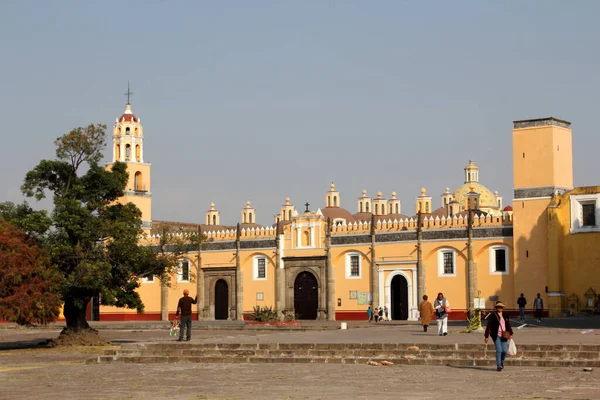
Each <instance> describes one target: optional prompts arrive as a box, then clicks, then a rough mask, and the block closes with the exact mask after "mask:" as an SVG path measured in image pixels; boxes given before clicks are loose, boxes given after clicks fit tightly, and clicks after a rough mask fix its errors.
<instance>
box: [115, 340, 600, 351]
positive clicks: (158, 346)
mask: <svg viewBox="0 0 600 400" xmlns="http://www.w3.org/2000/svg"><path fill="white" fill-rule="evenodd" d="M121 349H122V350H130V349H135V350H141V349H155V350H171V349H176V350H195V349H198V350H201V349H217V350H220V349H223V350H236V349H242V350H255V349H256V350H300V349H302V350H356V349H363V350H421V351H424V350H448V351H460V350H465V351H486V350H487V351H489V350H490V349H492V350H493V349H494V345H493V344H491V343H490V344H487V345H486V344H406V343H258V344H257V343H252V344H250V343H194V342H183V343H181V342H177V341H170V342H154V343H152V342H150V343H124V344H122V345H121ZM517 349H518V351H519V352H528V351H552V352H577V351H585V352H588V351H596V352H600V344H598V345H583V344H571V345H537V344H533V345H532V344H524V345H520V344H519V343H517Z"/></svg>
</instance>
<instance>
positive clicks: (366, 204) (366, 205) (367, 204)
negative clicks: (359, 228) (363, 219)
mask: <svg viewBox="0 0 600 400" xmlns="http://www.w3.org/2000/svg"><path fill="white" fill-rule="evenodd" d="M365 212H369V203H365Z"/></svg>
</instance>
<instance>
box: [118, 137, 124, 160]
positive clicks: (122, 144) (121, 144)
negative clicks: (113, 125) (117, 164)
mask: <svg viewBox="0 0 600 400" xmlns="http://www.w3.org/2000/svg"><path fill="white" fill-rule="evenodd" d="M119 147H120V148H121V157H120V160H119V161H125V143H124V142H123V138H121V143H120V144H119Z"/></svg>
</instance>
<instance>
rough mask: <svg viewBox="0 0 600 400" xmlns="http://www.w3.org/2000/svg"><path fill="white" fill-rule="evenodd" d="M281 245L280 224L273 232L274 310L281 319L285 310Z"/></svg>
mask: <svg viewBox="0 0 600 400" xmlns="http://www.w3.org/2000/svg"><path fill="white" fill-rule="evenodd" d="M282 245H283V234H282V233H281V224H277V228H276V232H275V308H276V309H277V316H278V317H279V318H281V319H283V317H284V314H283V310H284V309H285V293H284V290H285V287H284V285H285V276H284V269H283V265H282V263H283V261H282V260H281V252H282Z"/></svg>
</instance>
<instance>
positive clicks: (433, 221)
mask: <svg viewBox="0 0 600 400" xmlns="http://www.w3.org/2000/svg"><path fill="white" fill-rule="evenodd" d="M468 224H469V221H468V218H467V216H466V215H462V214H461V215H458V216H456V215H455V216H454V217H451V218H450V217H448V218H446V217H445V216H442V217H441V218H440V217H439V216H436V217H433V216H430V217H426V216H424V217H423V221H422V223H421V226H422V228H423V230H426V229H453V228H467V226H468ZM505 225H512V215H511V214H508V213H506V214H504V215H501V216H492V215H490V214H481V215H478V214H475V215H474V216H473V227H475V228H477V227H487V226H505ZM416 229H417V220H416V219H415V218H405V219H402V218H401V219H399V220H397V219H394V220H392V219H388V220H379V221H377V223H376V225H375V231H376V232H377V233H381V232H396V231H408V230H416ZM370 230H371V223H370V222H364V223H363V222H354V223H350V224H345V223H342V224H339V225H335V226H333V227H332V228H331V233H332V234H333V235H353V234H363V235H364V234H368V233H370Z"/></svg>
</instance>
